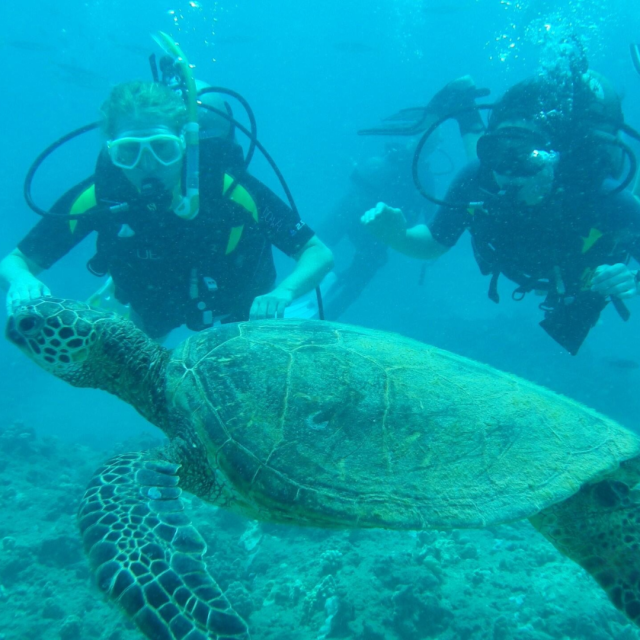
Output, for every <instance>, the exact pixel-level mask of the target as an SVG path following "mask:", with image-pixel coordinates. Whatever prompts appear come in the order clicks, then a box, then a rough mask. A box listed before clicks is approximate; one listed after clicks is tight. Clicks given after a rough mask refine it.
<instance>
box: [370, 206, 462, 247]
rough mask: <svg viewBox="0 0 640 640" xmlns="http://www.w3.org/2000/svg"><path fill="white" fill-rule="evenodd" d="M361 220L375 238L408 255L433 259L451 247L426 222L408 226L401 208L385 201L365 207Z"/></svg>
mask: <svg viewBox="0 0 640 640" xmlns="http://www.w3.org/2000/svg"><path fill="white" fill-rule="evenodd" d="M361 220H362V224H364V225H365V226H366V227H367V229H369V230H370V231H371V233H372V234H373V235H374V236H376V238H378V239H379V240H381V241H382V242H384V243H385V244H388V245H389V246H390V247H391V248H392V249H395V250H396V251H398V252H399V253H403V254H404V255H406V256H409V257H410V258H418V259H419V260H435V259H436V258H439V257H440V256H441V255H443V254H445V253H446V252H447V251H448V250H449V248H450V247H447V246H445V245H443V244H440V243H439V242H438V241H437V240H436V239H435V238H434V237H433V235H431V231H430V230H429V227H427V225H424V224H418V225H416V226H415V227H411V228H409V229H408V228H407V221H406V219H405V217H404V214H403V213H402V211H401V210H400V209H394V208H393V207H390V206H388V205H386V204H384V202H379V203H378V204H377V205H376V206H375V207H374V208H373V209H370V210H369V211H367V212H366V213H365V214H364V215H363V216H362V218H361Z"/></svg>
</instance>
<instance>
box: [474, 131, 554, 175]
mask: <svg viewBox="0 0 640 640" xmlns="http://www.w3.org/2000/svg"><path fill="white" fill-rule="evenodd" d="M477 153H478V158H479V160H480V163H481V164H482V165H483V166H485V167H487V168H488V169H490V170H491V171H494V172H495V173H498V174H500V175H504V176H513V177H522V178H526V177H531V176H535V175H536V174H538V173H539V172H540V171H542V169H544V168H545V167H549V166H552V165H554V164H555V163H556V162H557V161H558V153H557V152H556V151H552V150H551V149H550V145H549V143H548V142H547V141H546V140H545V139H544V138H543V137H542V136H541V135H540V134H537V133H535V132H534V131H530V130H528V129H524V128H522V127H503V128H501V129H498V130H497V131H494V132H491V133H486V134H485V135H483V136H482V137H481V138H480V139H479V140H478V146H477Z"/></svg>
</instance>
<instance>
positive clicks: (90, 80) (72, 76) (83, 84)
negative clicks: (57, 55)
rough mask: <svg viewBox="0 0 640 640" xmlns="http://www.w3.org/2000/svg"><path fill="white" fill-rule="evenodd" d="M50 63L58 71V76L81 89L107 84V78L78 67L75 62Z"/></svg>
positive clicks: (92, 88)
mask: <svg viewBox="0 0 640 640" xmlns="http://www.w3.org/2000/svg"><path fill="white" fill-rule="evenodd" d="M52 64H53V65H54V66H55V67H57V68H58V70H59V71H60V74H59V75H60V78H61V79H62V80H63V81H64V82H69V83H71V84H75V85H76V86H78V87H80V88H82V89H90V90H95V89H104V88H105V87H107V86H108V83H109V79H108V78H106V77H105V76H101V75H100V74H98V73H96V72H95V71H91V69H85V68H84V67H78V66H77V65H75V64H66V63H64V62H52Z"/></svg>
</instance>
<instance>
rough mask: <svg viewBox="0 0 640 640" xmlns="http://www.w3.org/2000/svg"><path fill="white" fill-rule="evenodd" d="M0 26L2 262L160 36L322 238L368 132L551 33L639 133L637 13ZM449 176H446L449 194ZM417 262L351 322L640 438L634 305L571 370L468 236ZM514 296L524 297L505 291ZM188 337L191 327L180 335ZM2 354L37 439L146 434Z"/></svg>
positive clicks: (86, 9) (125, 13) (115, 406)
mask: <svg viewBox="0 0 640 640" xmlns="http://www.w3.org/2000/svg"><path fill="white" fill-rule="evenodd" d="M3 16H4V18H5V19H4V32H3V35H2V37H1V38H0V49H1V50H2V53H3V62H4V64H3V85H4V105H5V107H4V111H3V113H4V116H3V123H4V130H3V136H4V154H3V155H4V162H3V171H2V175H1V176H0V203H1V205H2V210H3V214H4V221H3V222H4V225H3V229H4V233H3V234H2V236H1V237H0V245H1V246H0V253H2V254H3V255H4V254H6V253H7V252H9V251H10V250H11V249H12V248H13V247H14V246H15V245H16V243H17V242H18V241H19V240H20V239H21V238H22V236H23V235H24V234H25V233H26V232H27V230H28V229H29V228H30V227H31V226H32V225H33V224H34V223H35V222H36V221H37V218H36V216H35V214H34V213H32V212H31V211H30V210H29V209H28V208H27V206H26V204H25V203H24V200H23V198H22V183H23V180H24V176H25V174H26V172H27V170H28V168H29V166H30V164H31V162H32V161H33V159H34V158H35V156H36V155H37V154H38V153H39V152H40V151H41V150H42V149H43V148H44V147H45V146H46V145H48V144H49V143H50V142H52V141H54V140H55V139H56V138H58V137H60V136H61V135H63V134H65V133H66V132H68V131H69V130H71V129H73V128H75V127H77V126H80V125H82V124H85V123H87V122H91V121H94V120H96V119H97V115H98V109H99V106H100V104H101V102H102V101H103V99H104V98H105V96H106V95H107V93H108V91H109V89H110V87H112V86H113V85H114V84H116V83H118V82H122V81H125V80H129V79H134V78H143V79H146V78H149V77H150V72H149V65H148V62H147V58H148V56H149V54H150V53H152V52H154V51H155V53H156V54H159V51H158V50H157V47H156V46H155V45H154V43H153V40H152V39H151V37H150V34H151V33H154V32H156V31H158V30H163V31H166V32H167V33H169V34H171V35H172V36H173V37H175V39H176V40H177V41H179V43H180V45H181V46H182V47H183V49H184V50H185V52H187V54H188V56H189V59H190V61H191V62H192V63H193V64H194V65H195V71H196V75H197V76H198V77H199V78H200V79H202V80H205V81H207V82H210V83H213V84H216V85H222V86H227V87H230V88H233V89H234V90H237V91H239V92H240V93H241V94H243V95H244V96H245V97H246V98H247V99H248V100H249V102H250V103H251V105H252V107H253V109H254V111H255V113H256V116H257V118H258V131H259V137H260V140H261V141H262V142H263V144H265V146H266V147H267V148H268V149H269V151H270V153H271V154H272V156H273V157H274V158H275V159H276V161H277V162H278V165H279V167H280V169H281V170H282V171H283V173H284V175H285V176H286V178H287V181H288V183H289V186H290V187H291V189H292V191H293V194H294V196H295V199H296V202H297V205H298V208H299V210H300V212H301V215H302V217H303V219H305V220H306V221H307V222H308V223H309V224H310V225H311V227H312V228H313V227H314V226H315V225H320V224H321V222H322V221H323V219H324V218H325V217H326V216H327V215H328V213H329V212H330V211H331V209H332V207H333V206H334V205H335V203H336V202H337V201H338V200H339V198H340V197H341V196H342V195H343V193H344V192H345V190H346V189H347V188H348V185H349V175H350V173H351V171H352V169H353V166H354V164H355V163H357V162H361V161H363V160H364V159H365V158H367V157H368V156H371V155H373V154H376V153H380V151H381V149H382V145H383V143H384V141H381V140H379V139H372V138H363V137H358V136H357V135H356V131H357V130H358V129H360V128H362V127H365V126H370V125H372V124H376V123H377V122H378V121H379V120H380V118H382V117H384V116H386V115H389V114H390V113H393V112H395V111H397V110H399V109H402V108H404V107H409V106H418V105H422V104H424V103H425V102H426V101H427V100H428V99H429V98H430V97H431V96H432V95H433V94H434V93H435V92H436V91H437V90H438V89H439V88H441V87H442V86H443V85H444V84H445V83H446V82H448V81H450V80H452V79H453V78H456V77H458V76H461V75H464V74H470V75H471V76H472V77H473V78H474V79H475V81H476V83H477V84H478V86H482V87H488V88H490V89H491V96H490V98H489V99H488V100H493V99H495V98H497V97H499V96H500V95H501V94H502V93H503V92H504V90H505V89H506V88H507V87H509V86H510V85H512V84H513V83H515V82H517V81H519V80H521V79H523V78H525V77H526V76H528V75H530V74H532V73H535V72H536V71H537V70H538V69H539V65H540V62H541V56H543V54H548V51H547V50H545V49H544V47H543V42H544V41H545V36H546V34H547V33H548V32H549V31H551V32H553V31H554V30H568V31H571V32H573V33H576V34H577V35H578V36H579V37H580V38H582V39H583V41H584V43H585V46H586V51H587V54H588V57H589V61H590V64H591V67H592V68H594V69H596V70H598V71H600V72H602V73H604V74H605V75H606V76H607V77H608V78H610V79H611V80H612V82H613V83H614V85H615V86H616V88H617V89H618V90H619V91H620V93H621V94H622V95H623V96H624V102H623V107H624V112H625V117H626V121H627V122H629V123H630V124H632V125H633V126H636V127H640V76H638V74H637V73H636V72H635V70H634V68H633V66H632V64H631V61H630V59H629V53H628V46H629V44H630V43H631V42H636V41H640V11H639V9H638V5H637V0H608V1H605V0H553V1H552V0H522V1H521V2H519V1H517V0H513V1H506V0H455V1H454V0H422V1H418V0H413V1H411V0H377V1H374V2H371V1H370V0H366V1H365V0H350V1H349V2H338V1H337V0H326V1H324V2H308V1H306V0H276V1H275V2H272V3H266V2H257V1H255V0H254V1H251V0H238V1H235V2H230V1H229V2H227V1H224V0H222V1H215V2H214V1H213V0H211V1H209V0H202V2H196V1H195V0H194V1H191V2H187V1H184V0H179V1H177V2H175V3H173V2H165V1H164V0H163V1H162V2H158V1H157V0H153V1H150V0H143V1H139V2H136V3H132V2H124V1H123V0H103V1H89V2H84V3H75V2H70V1H68V0H67V1H62V2H57V3H51V2H45V1H44V0H35V1H34V2H31V3H29V4H20V3H9V4H8V5H7V6H6V7H4V8H3ZM441 144H442V146H443V148H444V149H445V150H446V152H447V154H448V155H449V156H450V157H451V159H452V160H453V163H454V166H455V167H456V168H460V167H461V166H462V165H463V163H464V157H463V154H462V150H461V149H460V148H459V147H460V145H459V142H458V140H457V132H456V130H455V129H454V128H453V127H448V126H445V127H443V140H442V143H441ZM98 148H99V140H98V136H97V135H95V136H92V135H88V136H85V137H84V138H82V139H81V140H78V141H75V142H73V143H71V144H69V145H67V146H66V147H65V148H64V149H62V150H61V151H60V152H58V154H57V155H56V156H55V160H53V161H51V162H48V163H47V164H46V165H45V167H44V168H43V170H42V172H41V173H40V174H39V175H38V179H37V183H36V185H35V188H34V193H35V195H36V198H37V200H38V202H41V203H43V204H51V203H52V202H53V201H54V200H55V199H56V197H57V196H58V195H60V194H61V193H63V192H64V191H65V190H66V189H67V188H68V187H70V186H71V185H73V184H75V183H76V182H77V181H79V180H80V179H82V178H84V177H86V176H88V175H89V174H90V173H91V172H92V169H93V164H94V161H95V155H96V153H97V150H98ZM634 148H635V149H636V151H638V148H637V145H636V146H635V147H634ZM447 166H448V161H446V160H444V159H443V167H445V168H446V167H447ZM252 171H253V172H254V173H255V174H256V175H257V176H258V177H259V178H261V179H262V180H264V181H265V182H266V183H267V184H269V185H270V186H272V187H273V188H274V189H275V190H276V191H278V189H279V187H278V184H277V182H276V180H275V178H274V176H273V174H272V173H271V172H270V170H269V168H268V167H267V165H266V163H265V162H264V161H262V160H261V159H259V158H258V159H257V160H256V162H255V164H254V165H252ZM450 177H451V174H449V175H445V176H442V177H440V178H438V179H437V189H438V192H439V193H440V194H442V193H443V192H444V189H445V187H446V184H447V181H448V179H449V178H450ZM279 193H280V192H279ZM375 204H376V203H375V202H372V203H371V206H373V205H375ZM389 204H394V203H389ZM93 248H94V239H93V238H90V239H88V240H87V241H85V242H84V243H83V244H82V245H81V246H80V247H78V248H77V249H76V250H75V251H74V252H73V253H72V254H70V255H69V256H67V257H66V258H65V259H64V260H62V261H61V262H60V263H59V264H57V265H55V267H54V268H52V269H51V270H50V271H49V272H48V273H47V274H45V275H44V279H45V281H46V282H47V284H48V285H49V286H50V287H51V289H52V291H53V292H54V294H56V295H59V296H62V297H69V298H78V299H84V298H86V297H88V296H89V295H90V294H91V293H92V292H93V291H95V289H96V288H97V287H98V285H99V282H98V281H97V280H96V278H94V277H93V276H92V275H91V274H89V272H88V271H87V270H86V269H85V263H86V262H87V260H88V259H89V258H90V257H91V256H92V255H93ZM350 255H351V249H350V247H349V246H348V243H343V244H342V245H341V246H339V247H338V248H337V250H336V262H337V267H338V269H340V268H341V267H344V266H345V265H346V264H347V263H348V260H349V258H350ZM277 264H278V268H279V274H280V275H283V274H286V272H287V270H288V269H290V265H291V263H290V262H289V261H287V260H286V259H284V258H281V257H277ZM420 268H421V265H420V263H419V262H416V261H413V260H410V259H408V258H404V257H402V256H399V255H397V254H394V255H392V256H391V259H390V261H389V263H388V264H387V265H386V266H385V267H384V268H383V269H381V270H380V272H379V273H378V275H377V276H376V278H375V279H374V281H373V282H372V284H371V285H370V286H369V287H368V288H367V289H366V290H365V292H364V293H363V294H362V296H361V297H360V299H359V300H358V301H357V302H356V303H355V304H354V305H353V306H352V307H351V308H350V309H349V311H348V312H347V313H346V314H345V315H344V317H343V318H342V321H344V322H350V323H354V324H359V325H363V326H367V327H372V328H378V329H385V330H388V331H394V332H398V333H401V334H403V335H407V336H411V337H414V338H417V339H418V340H421V341H424V342H427V343H430V344H434V345H436V346H439V347H442V348H445V349H449V350H451V351H454V352H456V353H459V354H462V355H465V356H468V357H471V358H474V359H476V360H479V361H482V362H485V363H488V364H491V365H493V366H495V367H497V368H499V369H502V370H505V371H510V372H513V373H516V374H518V375H520V376H522V377H524V378H527V379H529V380H532V381H534V382H537V383H540V384H543V385H545V386H546V387H548V388H550V389H553V390H555V391H558V392H560V393H562V394H565V395H567V396H570V397H572V398H575V399H577V400H580V401H582V402H584V403H585V404H587V405H588V406H590V407H593V408H595V409H597V410H599V411H601V412H602V413H604V414H607V415H609V416H611V417H613V418H615V419H617V420H618V421H620V422H621V423H622V424H623V425H625V426H627V427H629V428H631V429H634V430H638V429H639V426H638V416H639V415H640V394H639V393H638V386H639V385H640V366H638V365H639V363H640V340H639V339H638V332H639V330H640V306H639V304H638V301H637V300H631V301H630V302H629V308H630V309H631V312H632V315H631V319H630V320H629V321H628V322H627V323H623V322H622V321H621V320H620V319H619V317H618V316H617V315H616V313H615V312H614V310H613V309H610V308H608V309H607V310H606V311H605V313H604V314H603V317H602V319H601V321H600V323H599V325H598V326H597V327H596V328H595V329H594V330H593V331H592V332H591V335H590V336H589V337H588V339H587V342H586V343H585V345H584V346H583V348H582V350H581V351H580V354H579V355H578V356H575V357H572V356H570V355H569V354H567V353H566V352H564V351H563V349H562V348H561V347H559V346H558V345H557V344H555V343H554V342H553V341H552V340H550V339H549V337H548V336H547V335H546V334H545V333H544V332H543V331H542V330H541V329H540V328H539V327H538V326H537V323H538V322H539V320H540V311H539V310H538V308H537V304H538V301H537V300H535V299H531V297H529V298H527V299H525V300H524V301H522V302H514V301H512V300H511V299H510V296H509V295H503V296H502V302H501V303H500V305H495V304H494V303H492V302H491V301H490V300H489V299H488V298H487V293H486V292H487V287H488V281H487V278H485V277H483V276H481V275H480V273H479V272H478V268H477V265H476V263H475V261H474V259H473V255H472V251H471V247H470V242H469V238H468V236H464V237H463V239H462V240H461V241H460V242H459V243H458V245H457V246H456V247H455V248H454V249H453V250H452V251H450V252H449V253H448V254H447V255H446V256H444V257H443V258H442V259H440V260H438V261H437V262H436V263H434V264H430V265H428V267H427V269H426V274H425V277H424V282H423V283H422V284H420V283H419V279H420V278H419V276H420ZM502 287H503V288H504V292H505V293H506V292H507V291H508V290H509V289H510V288H509V287H508V285H507V284H506V282H505V281H504V279H503V282H502ZM185 335H186V332H184V331H182V332H178V337H174V340H177V339H178V338H179V337H184V336H185ZM0 358H1V361H2V362H3V364H4V368H5V371H4V374H3V375H2V376H0V397H1V398H2V399H3V403H2V414H1V420H0V422H1V423H2V424H6V425H9V424H12V423H15V422H16V421H18V422H20V423H24V424H25V425H28V427H29V428H30V429H34V430H35V432H36V433H37V434H38V435H39V436H55V437H57V438H60V439H61V440H62V441H63V442H69V443H86V444H91V445H94V446H97V447H100V448H105V449H111V448H113V447H114V446H115V445H116V443H118V442H120V441H122V440H125V439H127V438H131V437H136V436H139V435H140V434H142V433H144V432H149V431H150V428H149V426H148V425H147V424H146V423H145V421H144V420H143V419H142V418H141V417H139V416H138V415H137V414H136V413H135V411H134V410H133V409H131V408H130V407H128V406H125V405H124V404H123V403H122V402H120V401H119V400H117V399H115V398H112V397H109V396H107V395H106V394H104V393H103V392H99V391H92V390H83V391H79V390H76V389H72V388H70V387H68V386H67V385H66V384H65V383H63V382H61V381H58V380H56V379H54V378H53V377H51V376H50V375H49V374H47V373H45V372H43V371H40V370H39V369H37V368H36V367H35V366H34V365H33V364H32V363H30V362H28V361H27V360H26V359H25V358H24V357H23V356H22V355H21V354H20V353H19V352H18V351H17V350H16V349H15V348H14V347H13V346H11V345H10V344H8V343H7V342H1V343H0ZM318 637H320V636H318ZM371 637H374V636H371ZM571 637H576V638H577V637H587V636H586V635H585V636H581V635H579V634H578V635H575V636H571ZM610 637H613V636H610Z"/></svg>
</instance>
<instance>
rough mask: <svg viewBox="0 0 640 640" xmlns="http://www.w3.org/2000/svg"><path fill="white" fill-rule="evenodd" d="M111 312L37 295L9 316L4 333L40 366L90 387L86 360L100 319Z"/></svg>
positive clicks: (95, 336)
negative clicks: (87, 378)
mask: <svg viewBox="0 0 640 640" xmlns="http://www.w3.org/2000/svg"><path fill="white" fill-rule="evenodd" d="M111 316H112V314H109V313H104V312H102V311H97V310H95V309H92V308H91V307H90V306H89V305H87V304H84V303H82V302H75V301H73V300H61V299H59V298H39V299H36V300H30V301H29V302H25V303H24V304H21V305H20V306H19V307H18V308H17V309H16V310H15V311H14V314H13V315H12V316H10V317H9V322H8V324H7V330H6V335H7V338H8V339H9V341H10V342H13V344H15V345H16V346H17V347H19V348H20V350H21V351H23V352H24V353H25V354H26V355H27V356H29V358H31V359H32V360H33V361H34V362H36V364H38V365H40V366H41V367H42V368H43V369H45V370H47V371H49V372H51V373H53V374H54V375H56V376H57V377H59V378H62V379H63V380H66V381H67V382H70V383H71V384H74V385H77V386H93V385H92V384H91V383H90V382H89V381H88V380H87V381H85V380H84V379H85V378H86V375H87V371H86V370H87V368H88V366H87V365H88V361H89V359H90V358H91V352H92V348H93V347H94V345H95V344H96V343H97V342H98V338H99V335H100V330H101V323H100V322H99V321H100V320H108V319H109V318H110V317H111Z"/></svg>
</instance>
